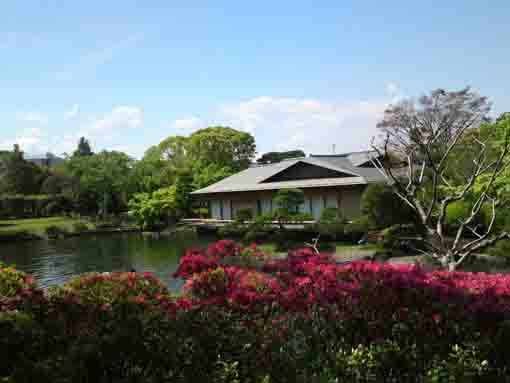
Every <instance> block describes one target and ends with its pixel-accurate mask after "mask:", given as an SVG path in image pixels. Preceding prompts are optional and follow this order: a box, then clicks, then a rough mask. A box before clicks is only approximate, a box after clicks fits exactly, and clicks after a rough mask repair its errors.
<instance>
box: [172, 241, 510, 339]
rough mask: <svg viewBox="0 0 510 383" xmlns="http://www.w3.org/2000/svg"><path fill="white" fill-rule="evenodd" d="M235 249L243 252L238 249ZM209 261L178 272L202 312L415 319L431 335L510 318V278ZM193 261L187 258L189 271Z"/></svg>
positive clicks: (204, 258)
mask: <svg viewBox="0 0 510 383" xmlns="http://www.w3.org/2000/svg"><path fill="white" fill-rule="evenodd" d="M229 248H230V249H233V248H236V249H240V250H237V251H240V252H242V251H243V249H242V248H240V247H235V246H234V245H233V244H231V243H229ZM207 254H208V252H207ZM207 254H202V255H201V257H199V255H198V254H197V253H195V254H194V257H195V258H193V260H194V261H195V262H196V261H197V260H200V262H197V263H198V264H195V265H194V266H193V267H189V266H187V267H186V270H187V272H186V273H183V272H182V271H181V272H178V273H177V274H178V275H179V276H181V277H184V278H185V279H186V284H185V293H186V294H187V296H188V297H190V299H191V300H192V302H193V305H194V306H202V305H210V304H215V305H222V306H224V307H227V308H228V309H234V310H242V311H244V312H249V313H253V312H267V310H273V311H274V313H275V314H278V315H281V314H282V313H298V312H299V313H304V314H306V315H308V314H309V313H310V312H311V311H313V310H317V309H319V310H320V311H321V312H323V313H325V314H326V315H329V316H331V317H333V318H350V319H353V318H359V319H363V320H364V321H372V322H373V323H376V324H381V325H386V324H387V323H392V324H394V323H396V322H401V321H406V320H410V318H411V317H412V318H414V319H413V320H414V321H416V322H418V324H419V325H420V326H422V328H423V329H424V331H425V329H426V328H427V327H430V326H433V325H437V324H438V323H440V322H441V321H444V320H445V319H446V318H447V317H448V318H457V320H463V319H465V318H466V316H469V317H470V318H479V319H480V318H484V319H487V318H490V320H491V321H494V320H497V321H499V320H503V319H506V318H510V276H507V275H502V274H494V275H491V274H484V273H467V272H456V273H448V272H425V271H424V270H422V269H421V268H419V267H416V266H412V265H391V264H384V263H375V262H353V263H349V264H337V263H336V262H335V261H334V259H333V258H332V257H331V256H329V255H325V254H315V253H314V252H313V251H312V250H310V249H300V250H296V251H293V252H290V253H289V255H288V256H287V257H286V258H285V259H280V260H269V261H267V262H266V263H265V264H264V266H263V268H262V271H255V270H250V269H243V268H239V267H222V266H221V264H220V263H219V262H218V261H219V259H220V258H221V256H222V253H221V252H220V253H218V252H213V254H214V255H215V258H210V257H209V256H208V255H207ZM229 254H236V253H235V252H233V251H231V252H229ZM189 261H190V258H186V257H184V258H183V259H182V263H184V264H187V263H188V262H189ZM182 263H181V266H182ZM180 269H181V268H180ZM191 270H197V271H196V272H194V273H191V272H189V271H191ZM416 318H419V319H416ZM373 328H374V329H376V328H377V326H376V325H374V326H373Z"/></svg>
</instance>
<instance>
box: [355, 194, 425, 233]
mask: <svg viewBox="0 0 510 383" xmlns="http://www.w3.org/2000/svg"><path fill="white" fill-rule="evenodd" d="M361 210H362V212H363V214H364V215H366V216H367V218H368V220H369V222H370V225H371V226H372V227H374V228H380V229H382V228H385V227H388V226H392V225H397V224H403V223H416V214H415V212H414V210H413V209H411V207H410V206H409V205H407V204H402V200H401V199H400V198H399V197H398V196H397V195H396V194H395V193H394V192H393V190H392V188H391V187H389V186H388V185H384V184H371V185H369V186H368V187H367V189H366V190H365V191H364V192H363V196H362V198H361Z"/></svg>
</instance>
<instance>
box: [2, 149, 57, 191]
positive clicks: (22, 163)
mask: <svg viewBox="0 0 510 383" xmlns="http://www.w3.org/2000/svg"><path fill="white" fill-rule="evenodd" d="M1 167H2V174H3V176H2V184H1V185H0V191H1V192H2V193H6V194H38V193H39V191H40V188H41V183H42V182H43V181H44V179H45V178H46V176H47V174H46V172H44V171H43V169H42V168H40V167H39V166H37V165H35V164H32V163H31V162H28V161H26V160H25V159H24V155H23V152H22V151H21V150H20V147H19V145H17V144H16V145H14V148H13V151H12V152H9V153H6V154H4V155H3V160H2V165H1Z"/></svg>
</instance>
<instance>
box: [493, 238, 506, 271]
mask: <svg viewBox="0 0 510 383" xmlns="http://www.w3.org/2000/svg"><path fill="white" fill-rule="evenodd" d="M489 254H490V255H491V256H494V257H499V258H501V259H504V260H505V262H506V264H507V265H510V240H501V241H498V242H496V244H495V245H494V246H492V247H491V248H490V249H489Z"/></svg>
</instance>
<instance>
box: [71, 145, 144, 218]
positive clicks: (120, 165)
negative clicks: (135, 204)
mask: <svg viewBox="0 0 510 383" xmlns="http://www.w3.org/2000/svg"><path fill="white" fill-rule="evenodd" d="M133 166H134V160H133V159H132V158H130V157H129V156H128V155H127V154H125V153H121V152H116V151H111V152H107V151H102V152H100V153H98V154H94V155H91V156H73V157H71V158H70V159H69V160H68V161H67V162H66V163H65V170H66V171H67V172H68V173H69V174H70V176H71V177H73V178H74V179H76V180H77V181H78V183H77V187H76V189H75V190H74V191H73V199H74V202H75V207H76V209H77V210H78V211H81V212H88V213H92V212H94V213H97V212H100V213H102V215H103V216H106V215H107V214H108V213H110V212H111V213H119V212H121V211H123V210H124V209H125V208H126V207H127V202H128V201H129V199H130V197H131V195H132V194H133V193H134V191H135V190H136V184H135V178H134V175H133Z"/></svg>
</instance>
